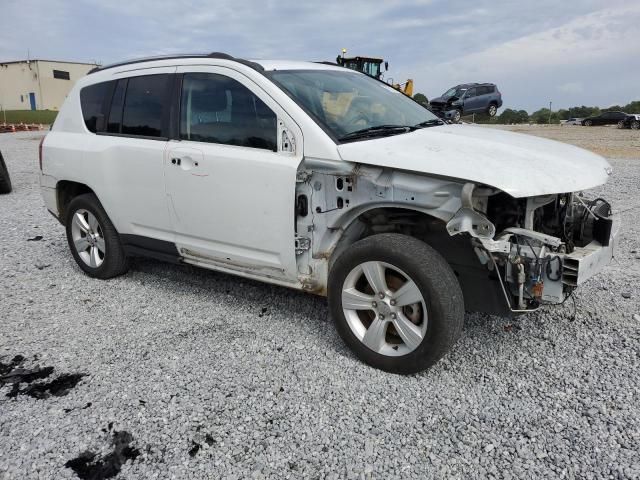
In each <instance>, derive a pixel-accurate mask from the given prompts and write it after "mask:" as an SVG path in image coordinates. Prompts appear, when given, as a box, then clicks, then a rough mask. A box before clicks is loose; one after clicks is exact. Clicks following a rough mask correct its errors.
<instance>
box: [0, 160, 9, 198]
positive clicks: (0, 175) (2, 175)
mask: <svg viewBox="0 0 640 480" xmlns="http://www.w3.org/2000/svg"><path fill="white" fill-rule="evenodd" d="M11 190H12V186H11V177H9V170H8V169H7V164H6V163H4V157H3V156H2V152H0V193H10V192H11Z"/></svg>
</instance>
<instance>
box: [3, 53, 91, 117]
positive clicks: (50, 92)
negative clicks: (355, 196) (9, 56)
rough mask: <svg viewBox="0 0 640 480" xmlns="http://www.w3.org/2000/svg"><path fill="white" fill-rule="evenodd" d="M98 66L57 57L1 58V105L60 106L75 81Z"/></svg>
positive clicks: (11, 107)
mask: <svg viewBox="0 0 640 480" xmlns="http://www.w3.org/2000/svg"><path fill="white" fill-rule="evenodd" d="M95 66H96V65H95V64H93V63H79V62H62V61H56V60H18V61H14V62H0V107H1V108H3V109H4V110H59V109H60V107H61V106H62V103H63V102H64V99H65V98H66V96H67V94H68V93H69V91H70V90H71V87H73V85H74V83H75V82H76V81H77V80H78V79H79V78H81V77H84V76H85V75H86V74H87V73H88V72H89V70H91V69H92V68H94V67H95Z"/></svg>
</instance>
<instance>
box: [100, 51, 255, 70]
mask: <svg viewBox="0 0 640 480" xmlns="http://www.w3.org/2000/svg"><path fill="white" fill-rule="evenodd" d="M181 58H220V59H223V60H230V61H232V62H237V63H241V64H243V65H246V66H247V67H250V68H253V69H254V70H258V71H261V72H262V71H264V68H263V67H262V65H260V64H258V63H256V62H251V61H249V60H245V59H243V58H236V57H233V56H231V55H229V54H227V53H222V52H212V53H182V54H173V55H158V56H155V57H145V58H136V59H134V60H126V61H124V62H117V63H111V64H109V65H105V66H103V67H96V68H93V69H91V70H89V73H88V74H87V75H90V74H92V73H96V72H101V71H103V70H108V69H110V68H116V67H122V66H125V65H134V64H136V63H144V62H154V61H156V60H176V59H181Z"/></svg>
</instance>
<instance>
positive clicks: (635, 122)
mask: <svg viewBox="0 0 640 480" xmlns="http://www.w3.org/2000/svg"><path fill="white" fill-rule="evenodd" d="M618 128H633V129H634V130H638V129H640V113H630V114H627V116H626V117H625V118H624V120H620V121H619V122H618Z"/></svg>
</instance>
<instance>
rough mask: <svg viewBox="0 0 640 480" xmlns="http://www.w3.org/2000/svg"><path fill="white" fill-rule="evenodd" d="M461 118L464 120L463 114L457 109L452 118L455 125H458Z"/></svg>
mask: <svg viewBox="0 0 640 480" xmlns="http://www.w3.org/2000/svg"><path fill="white" fill-rule="evenodd" d="M461 118H462V112H461V111H460V109H459V108H456V109H455V111H454V112H453V116H452V117H451V120H453V121H454V122H455V123H458V122H459V121H460V119H461Z"/></svg>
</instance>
